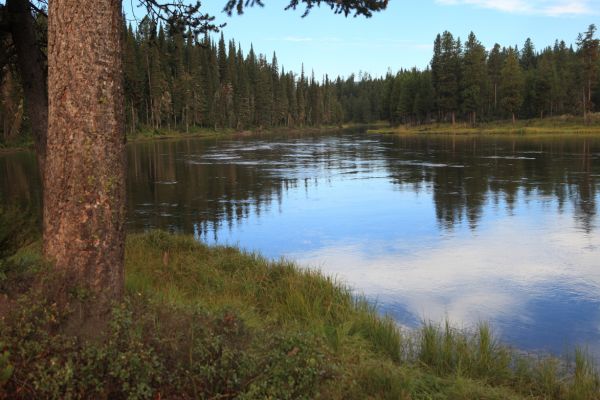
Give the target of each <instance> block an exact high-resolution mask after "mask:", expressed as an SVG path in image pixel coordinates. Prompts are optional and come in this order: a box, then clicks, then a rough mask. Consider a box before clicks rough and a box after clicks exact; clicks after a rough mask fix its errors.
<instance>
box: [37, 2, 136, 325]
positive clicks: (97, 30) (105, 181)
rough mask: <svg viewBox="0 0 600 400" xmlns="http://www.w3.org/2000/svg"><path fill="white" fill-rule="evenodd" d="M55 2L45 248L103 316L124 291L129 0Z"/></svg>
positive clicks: (51, 10) (70, 282) (50, 57)
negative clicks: (124, 43) (124, 49)
mask: <svg viewBox="0 0 600 400" xmlns="http://www.w3.org/2000/svg"><path fill="white" fill-rule="evenodd" d="M49 6H50V7H49V15H48V17H49V20H48V99H49V110H48V114H49V115H48V116H49V119H48V142H47V153H46V171H45V177H44V178H45V188H44V253H45V255H46V256H47V257H48V258H49V259H51V260H53V261H54V262H55V265H56V268H57V269H58V270H59V271H62V272H64V273H65V275H66V277H67V278H68V282H66V284H67V285H74V286H77V287H80V288H85V289H87V290H89V291H90V292H91V293H92V294H93V295H94V297H95V303H94V304H95V305H96V306H95V307H94V308H93V309H92V310H90V312H92V313H94V314H96V315H99V314H101V313H104V312H105V311H107V310H108V309H109V308H108V307H109V305H110V303H111V301H112V300H118V299H119V298H120V297H121V296H122V294H123V262H124V226H123V225H124V217H125V208H124V207H125V162H126V161H125V133H124V101H123V84H122V64H121V44H120V41H121V29H122V27H123V24H122V20H121V18H122V16H121V1H120V0H52V1H50V2H49Z"/></svg>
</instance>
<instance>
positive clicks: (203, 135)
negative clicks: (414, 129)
mask: <svg viewBox="0 0 600 400" xmlns="http://www.w3.org/2000/svg"><path fill="white" fill-rule="evenodd" d="M379 125H380V124H354V123H349V124H343V125H341V126H329V125H324V126H305V127H294V128H289V127H282V128H268V129H256V128H253V129H246V130H235V129H212V128H194V129H193V130H191V131H190V132H183V131H177V130H169V129H161V130H152V129H145V130H141V131H139V132H136V133H135V134H133V135H132V134H126V138H127V142H126V144H130V143H140V142H150V141H154V140H168V139H196V138H200V139H231V138H245V137H255V136H260V135H273V134H311V133H322V132H333V131H340V130H344V129H352V128H360V127H364V128H368V127H373V126H379ZM33 150H34V144H33V142H31V141H28V142H26V143H20V144H18V145H14V146H12V145H7V146H5V147H1V146H0V156H1V155H6V154H11V153H18V152H22V151H33Z"/></svg>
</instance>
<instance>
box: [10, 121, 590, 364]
mask: <svg viewBox="0 0 600 400" xmlns="http://www.w3.org/2000/svg"><path fill="white" fill-rule="evenodd" d="M128 159H129V172H128V184H127V185H128V186H127V189H128V212H129V217H128V229H129V230H130V231H138V230H145V229H150V228H162V229H168V230H170V231H174V232H184V233H193V234H195V235H196V237H197V238H198V239H199V240H204V241H206V242H209V243H221V244H238V245H240V246H242V247H244V248H246V249H249V250H257V251H260V252H261V253H263V254H265V255H267V256H269V257H280V256H286V257H290V258H293V259H296V260H298V261H299V262H301V263H303V264H304V265H306V266H309V267H315V268H320V269H322V270H323V271H324V272H326V273H330V274H335V275H336V276H337V277H338V278H339V279H341V280H342V281H344V282H347V283H348V284H350V285H352V286H353V287H355V288H356V290H357V292H358V293H364V294H366V295H367V296H369V297H370V298H372V299H374V300H376V301H377V302H378V304H379V306H380V307H381V309H382V310H383V311H385V312H387V313H390V314H391V315H393V316H394V317H395V318H396V319H397V320H398V321H399V322H400V323H402V324H405V325H409V326H414V325H417V324H418V323H419V322H420V320H421V319H433V320H436V321H439V320H441V319H444V318H446V317H448V318H449V319H450V320H452V321H454V322H456V323H458V324H465V325H469V324H472V323H475V322H477V321H479V320H486V321H491V322H492V324H493V325H494V326H495V327H496V329H497V330H498V331H499V333H500V334H501V336H502V338H503V339H504V340H506V341H508V342H510V343H513V344H515V345H517V346H519V347H522V348H526V349H544V350H550V351H555V352H560V351H563V350H564V349H565V348H566V347H567V346H573V345H575V344H580V345H589V346H590V347H591V349H592V351H593V352H595V353H596V354H600V347H596V346H598V343H600V340H599V339H600V290H599V289H600V268H598V266H599V265H600V263H599V262H598V261H597V260H599V259H600V235H599V234H598V230H597V229H598V221H599V218H598V216H597V202H598V200H599V195H598V186H599V185H598V183H599V182H600V181H599V178H600V164H599V163H598V160H599V159H600V140H599V139H597V138H594V137H573V136H570V137H567V136H549V137H533V138H530V137H518V136H515V137H506V136H487V137H483V136H482V137H475V136H450V135H449V136H435V137H433V136H402V137H401V136H395V137H394V136H379V135H366V134H364V133H363V132H359V131H356V132H348V131H345V132H340V133H339V134H328V135H310V136H307V135H299V136H289V135H282V136H265V137H255V138H244V139H233V140H220V141H217V140H200V139H184V140H164V141H153V142H142V143H134V144H131V145H130V146H129V147H128ZM0 176H1V177H2V184H0V190H1V191H0V196H2V201H4V202H6V201H18V202H25V203H28V204H32V205H33V208H36V207H39V203H40V200H39V198H40V196H39V182H38V181H37V180H36V178H35V176H36V174H35V164H34V159H33V156H31V155H24V154H23V153H21V154H20V155H11V156H4V157H1V158H0Z"/></svg>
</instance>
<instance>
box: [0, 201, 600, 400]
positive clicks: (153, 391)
mask: <svg viewBox="0 0 600 400" xmlns="http://www.w3.org/2000/svg"><path fill="white" fill-rule="evenodd" d="M3 217H4V219H5V220H4V222H6V221H7V220H8V221H10V223H9V224H7V223H4V224H0V227H2V229H0V244H1V245H2V246H1V247H0V248H1V249H3V250H2V252H0V259H1V260H2V261H0V293H1V297H0V299H1V300H0V305H2V306H1V307H0V316H2V318H3V319H2V320H1V321H0V398H16V399H19V398H23V399H27V398H111V399H119V398H131V399H142V398H206V399H226V398H240V399H313V398H322V399H449V400H450V399H498V400H499V399H573V400H579V399H581V400H584V399H585V400H587V399H596V398H598V390H600V383H599V381H598V376H597V374H596V372H595V371H594V369H593V367H592V365H591V363H590V362H589V361H587V359H586V358H585V357H584V356H583V355H582V354H580V353H578V354H577V356H576V357H575V358H574V361H573V362H572V363H567V362H564V361H559V360H555V359H549V358H534V357H525V356H523V355H519V354H517V353H516V352H513V351H512V350H510V349H508V348H507V347H504V346H502V345H500V344H498V342H497V341H496V340H495V339H494V337H493V335H492V333H491V331H490V329H489V328H488V327H487V326H485V325H482V326H480V327H479V328H478V329H477V330H475V331H474V332H463V331H459V330H455V329H453V328H451V327H449V326H437V325H432V324H429V325H425V326H424V327H423V328H422V329H420V330H419V331H418V332H407V331H401V330H400V329H399V328H398V327H397V326H396V324H395V323H394V322H393V321H391V320H390V319H387V318H384V317H381V316H379V315H378V314H377V312H376V310H375V308H374V307H373V306H372V305H370V304H369V303H367V302H366V301H365V300H363V299H361V298H357V297H356V296H355V295H354V294H353V292H352V290H351V289H349V288H347V287H345V286H344V285H342V284H340V283H339V282H336V281H335V280H334V279H333V278H331V277H326V276H323V275H321V274H320V273H317V272H310V271H306V270H302V269H299V268H298V267H297V266H296V265H294V264H293V263H290V262H287V261H269V260H266V259H264V258H262V257H260V256H259V255H256V254H248V253H244V252H241V251H239V250H238V249H235V248H231V247H208V246H205V245H202V244H199V243H197V242H196V241H195V240H194V239H193V238H192V237H189V236H181V235H170V234H167V233H165V232H160V231H154V232H149V233H146V234H135V235H129V237H128V239H127V246H126V292H127V294H126V299H125V301H123V302H122V303H120V304H116V305H115V309H114V312H113V315H112V316H111V317H110V322H109V324H108V329H107V332H106V333H105V334H104V335H103V336H102V337H101V339H96V340H94V341H87V342H86V341H81V340H80V339H77V338H76V337H75V336H73V327H72V326H69V324H68V322H67V321H69V317H70V316H72V315H73V314H74V313H77V312H78V310H79V309H80V307H82V305H83V306H84V305H85V301H87V300H86V298H85V293H78V292H73V293H71V295H70V296H71V298H72V299H75V303H74V304H78V305H77V306H74V307H71V308H70V307H69V306H57V305H56V304H52V303H49V302H48V301H47V300H46V299H45V296H44V294H43V290H42V289H40V287H44V285H32V282H35V281H38V282H39V281H40V279H41V277H43V279H42V280H41V281H42V282H48V281H50V282H51V281H52V274H51V273H49V272H47V270H48V267H47V266H45V264H44V262H43V261H42V260H41V258H40V256H39V241H38V240H36V239H35V238H36V233H35V229H31V228H27V227H28V226H30V224H29V221H26V220H22V219H21V218H20V217H19V216H18V215H17V216H15V215H14V214H12V215H10V214H7V213H6V212H5V213H4V214H3V215H0V222H2V221H1V219H2V218H3ZM7 218H8V219H7ZM18 232H22V233H18ZM68 304H71V303H68Z"/></svg>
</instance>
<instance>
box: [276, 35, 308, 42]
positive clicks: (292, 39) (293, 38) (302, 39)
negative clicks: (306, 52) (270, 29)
mask: <svg viewBox="0 0 600 400" xmlns="http://www.w3.org/2000/svg"><path fill="white" fill-rule="evenodd" d="M283 41H285V42H312V41H313V38H311V37H304V36H286V37H284V38H283Z"/></svg>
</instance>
